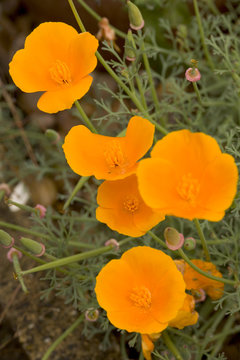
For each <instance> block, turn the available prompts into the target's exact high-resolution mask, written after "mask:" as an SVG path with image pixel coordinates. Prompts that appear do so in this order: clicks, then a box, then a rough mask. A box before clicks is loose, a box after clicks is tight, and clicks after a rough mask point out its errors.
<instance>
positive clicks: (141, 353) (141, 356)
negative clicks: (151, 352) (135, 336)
mask: <svg viewBox="0 0 240 360" xmlns="http://www.w3.org/2000/svg"><path fill="white" fill-rule="evenodd" d="M138 360H144V355H143V351H142V349H141V352H140V355H139V358H138Z"/></svg>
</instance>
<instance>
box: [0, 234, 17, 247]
mask: <svg viewBox="0 0 240 360" xmlns="http://www.w3.org/2000/svg"><path fill="white" fill-rule="evenodd" d="M0 244H1V245H2V247H4V248H5V249H8V248H10V247H12V246H13V244H14V238H13V237H11V236H10V235H9V234H8V233H7V232H6V231H3V230H0Z"/></svg>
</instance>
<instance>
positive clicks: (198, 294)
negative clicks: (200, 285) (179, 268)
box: [191, 289, 206, 303]
mask: <svg viewBox="0 0 240 360" xmlns="http://www.w3.org/2000/svg"><path fill="white" fill-rule="evenodd" d="M191 293H192V295H193V297H194V300H195V303H199V302H203V301H205V299H206V293H205V291H204V290H203V289H198V290H194V289H192V290H191Z"/></svg>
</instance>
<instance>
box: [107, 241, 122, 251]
mask: <svg viewBox="0 0 240 360" xmlns="http://www.w3.org/2000/svg"><path fill="white" fill-rule="evenodd" d="M104 245H105V246H109V245H112V246H113V247H114V249H115V250H116V251H117V250H119V243H118V242H117V240H115V239H109V240H107V241H106V242H105V244H104Z"/></svg>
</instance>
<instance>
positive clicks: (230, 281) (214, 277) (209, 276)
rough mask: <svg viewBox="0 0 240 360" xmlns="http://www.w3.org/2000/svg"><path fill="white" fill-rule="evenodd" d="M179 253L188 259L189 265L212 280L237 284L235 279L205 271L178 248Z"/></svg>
mask: <svg viewBox="0 0 240 360" xmlns="http://www.w3.org/2000/svg"><path fill="white" fill-rule="evenodd" d="M178 253H179V255H180V256H181V257H182V258H183V259H184V260H185V261H186V263H188V265H190V266H191V267H192V268H193V269H194V270H196V271H197V272H198V273H199V274H201V275H203V276H205V277H207V278H209V279H211V280H216V281H219V282H221V283H224V284H229V285H232V286H236V285H237V282H236V281H234V280H229V279H225V278H220V277H217V276H214V275H211V274H209V273H207V272H205V271H203V270H202V269H200V268H199V267H197V266H196V265H195V264H193V263H192V262H191V260H190V259H189V258H188V256H187V255H186V254H185V253H184V251H183V250H182V249H178Z"/></svg>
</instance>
